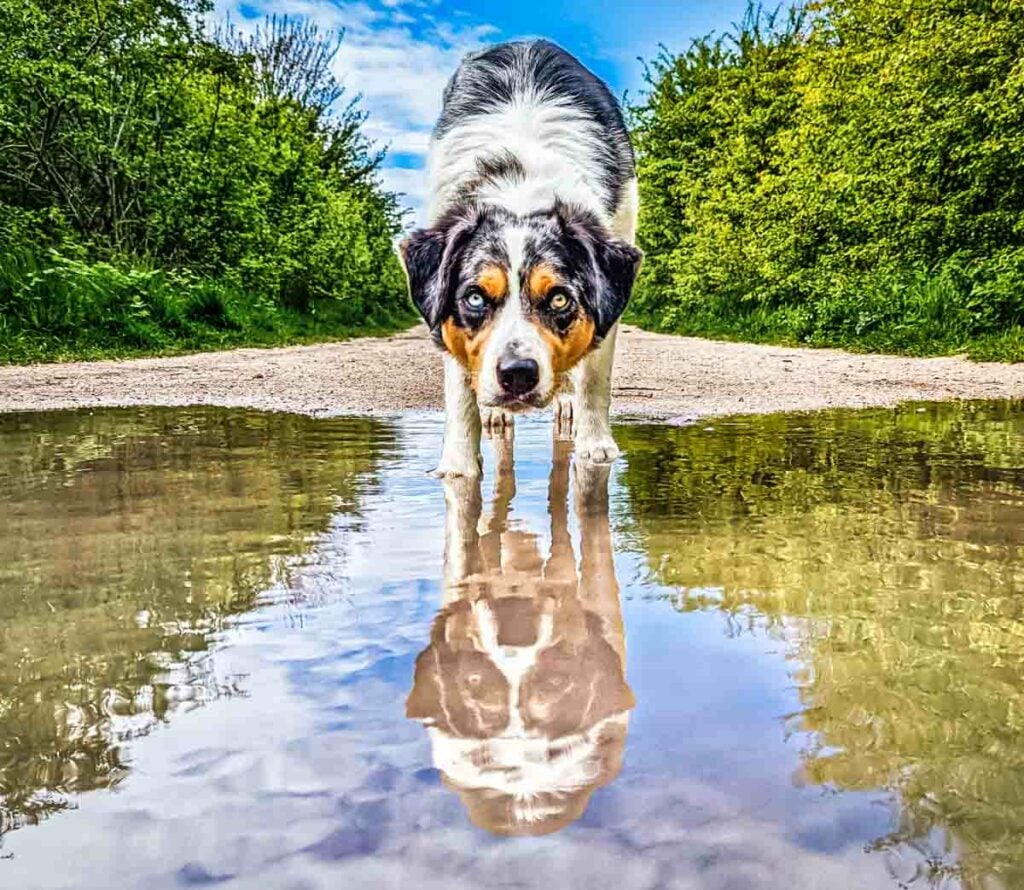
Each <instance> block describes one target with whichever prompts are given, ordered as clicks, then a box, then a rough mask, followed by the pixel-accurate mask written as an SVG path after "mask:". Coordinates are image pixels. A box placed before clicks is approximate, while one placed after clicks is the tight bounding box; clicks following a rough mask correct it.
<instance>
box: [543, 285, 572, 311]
mask: <svg viewBox="0 0 1024 890" xmlns="http://www.w3.org/2000/svg"><path fill="white" fill-rule="evenodd" d="M571 303H572V298H571V297H570V296H569V295H568V294H567V293H566V292H565V291H562V290H559V291H555V292H554V293H553V294H552V295H551V297H550V299H549V300H548V306H549V307H551V309H552V310H553V311H554V312H564V311H565V310H566V309H568V308H569V306H570V304H571Z"/></svg>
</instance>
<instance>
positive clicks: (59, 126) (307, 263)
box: [0, 0, 409, 361]
mask: <svg viewBox="0 0 1024 890" xmlns="http://www.w3.org/2000/svg"><path fill="white" fill-rule="evenodd" d="M209 10H210V6H209V4H208V3H207V2H206V0H99V2H97V3H94V4H92V3H91V4H78V3H72V2H69V0H54V2H46V3H44V2H42V0H0V306H2V307H3V322H2V324H3V327H2V337H0V361H2V360H5V359H6V360H21V359H24V358H26V357H45V356H48V355H53V356H55V357H56V356H64V355H71V354H93V353H96V352H97V351H98V352H103V351H114V352H121V353H124V352H139V351H143V352H144V351H173V350H177V349H182V348H204V347H206V346H210V345H222V344H226V343H235V342H238V343H241V342H267V341H268V340H269V341H271V342H278V341H280V340H284V339H287V338H288V337H289V336H292V335H296V336H319V337H325V336H338V335H342V334H350V333H353V332H357V331H360V330H369V329H376V328H381V327H386V326H391V325H394V324H396V323H401V322H404V321H406V320H407V319H408V318H409V310H408V309H407V306H406V300H405V296H404V285H403V281H402V276H401V271H400V269H399V267H398V263H397V260H396V258H395V256H394V252H393V249H392V241H393V238H394V236H395V234H396V233H397V231H398V227H399V221H400V213H399V211H398V209H397V207H396V204H395V202H394V199H393V197H392V196H390V195H388V194H386V193H385V192H383V191H382V189H381V188H380V186H379V184H378V182H377V179H376V168H377V165H378V163H379V160H380V158H379V156H377V155H374V154H373V153H371V152H370V150H369V148H368V146H367V145H366V143H365V141H364V140H363V138H362V136H361V135H360V134H361V124H362V120H363V118H362V115H361V114H360V112H359V111H358V110H357V109H356V108H355V107H354V105H353V104H351V103H350V104H348V105H345V104H344V103H343V102H342V101H341V100H342V98H343V97H342V89H341V87H340V86H339V85H338V83H337V81H336V80H335V79H334V77H333V75H332V74H331V61H332V59H333V57H334V54H335V53H336V51H337V48H338V42H339V40H340V37H339V36H338V35H334V34H330V33H326V34H325V33H321V32H320V31H318V30H317V28H316V27H314V26H312V25H300V24H297V23H295V22H292V21H289V20H288V19H271V20H270V21H268V22H267V23H266V25H265V26H264V27H262V28H260V29H258V30H257V31H256V32H255V33H254V34H252V35H250V36H243V35H240V34H239V33H237V32H236V31H234V30H233V29H221V30H220V31H219V32H218V33H217V34H215V35H209V34H207V33H206V31H205V30H204V28H203V25H202V16H203V15H205V14H206V13H208V12H209ZM5 347H6V348H5Z"/></svg>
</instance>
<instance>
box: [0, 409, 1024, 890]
mask: <svg viewBox="0 0 1024 890" xmlns="http://www.w3.org/2000/svg"><path fill="white" fill-rule="evenodd" d="M440 431H441V425H440V422H439V421H438V420H437V419H434V418H422V417H409V418H405V419H402V420H396V421H381V420H363V419H352V418H344V419H328V420H325V419H320V420H314V419H308V418H298V417H290V416H287V415H266V414H260V413H257V412H249V411H236V410H220V409H184V410H182V409H146V410H105V411H95V412H63V413H51V414H21V415H9V416H4V417H0V515H2V516H3V524H2V526H0V857H2V858H0V886H2V887H8V886H10V887H18V888H31V887H39V888H57V887H76V888H78V887H83V888H85V887H88V888H93V887H115V886H116V887H126V888H131V887H145V888H147V890H151V888H162V887H181V886H192V885H203V884H208V883H218V884H222V885H224V886H238V887H250V886H252V887H257V886H258V887H282V888H283V887H288V888H292V887H302V888H306V887H337V886H347V887H373V888H377V887H403V888H404V887H410V886H417V887H435V886H436V887H445V888H455V887H467V888H468V887H544V888H549V887H551V886H578V887H615V888H618V890H621V888H623V887H629V888H631V890H632V888H647V887H650V888H658V887H664V888H696V887H701V888H718V887H722V888H724V887H743V888H746V887H766V888H768V887H772V888H776V887H793V888H804V887H807V888H811V887H827V888H829V890H834V888H842V887H849V888H873V887H879V888H887V887H893V888H896V887H901V886H911V887H932V886H935V887H959V886H963V887H978V888H992V887H1007V888H1012V887H1020V886H1024V841H1022V834H1024V661H1022V655H1024V624H1022V623H1021V612H1022V609H1024V600H1022V599H1021V594H1020V590H1021V582H1022V580H1024V577H1022V571H1024V552H1022V545H1024V522H1022V520H1024V470H1022V466H1024V408H1022V407H1021V406H1020V405H1015V404H1011V403H989V404H966V405H943V406H933V405H923V406H909V407H904V408H901V409H899V410H896V411H868V412H826V413H821V414H806V415H790V416H787V415H778V416H771V417H762V418H739V419H734V420H727V421H721V420H716V421H715V422H714V423H713V424H702V425H697V426H693V427H688V428H671V427H659V426H650V425H638V426H621V427H619V428H618V430H617V437H618V440H619V442H620V445H622V446H623V449H624V451H625V452H626V457H625V459H623V460H622V461H620V462H619V464H617V465H616V467H615V468H614V469H613V470H612V471H611V473H610V474H609V473H608V472H607V471H601V470H596V469H594V468H588V467H587V466H585V465H580V466H576V465H574V464H573V461H572V455H571V448H570V447H569V446H568V445H567V444H565V443H562V442H558V441H555V440H553V437H552V430H551V427H550V424H548V423H545V422H544V421H543V420H537V421H529V422H526V423H522V422H520V425H519V427H518V429H517V431H516V437H515V443H514V450H513V448H512V443H511V442H508V441H506V440H500V441H498V442H494V443H490V444H489V445H488V447H487V454H486V458H487V467H486V476H485V478H484V480H483V483H482V484H471V483H468V482H464V481H461V482H455V483H448V484H441V483H439V482H437V481H435V480H432V479H429V478H427V477H425V476H424V474H423V471H424V469H426V468H427V467H428V466H429V465H430V461H431V459H432V458H434V457H435V456H436V453H437V450H438V445H439V441H440Z"/></svg>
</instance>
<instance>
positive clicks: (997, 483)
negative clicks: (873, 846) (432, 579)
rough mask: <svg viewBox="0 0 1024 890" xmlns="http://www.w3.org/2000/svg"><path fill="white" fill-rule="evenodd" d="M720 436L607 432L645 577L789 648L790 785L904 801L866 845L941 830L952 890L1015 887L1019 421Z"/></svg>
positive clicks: (866, 420)
mask: <svg viewBox="0 0 1024 890" xmlns="http://www.w3.org/2000/svg"><path fill="white" fill-rule="evenodd" d="M717 426H718V429H717V430H716V431H714V432H707V431H704V430H702V429H700V428H697V427H694V428H688V429H666V428H650V427H626V428H620V430H619V438H620V444H621V445H622V446H623V448H624V450H625V452H626V453H627V455H628V456H629V464H628V466H627V468H626V470H625V472H624V475H623V479H624V483H625V485H626V487H627V489H628V492H629V498H630V503H631V507H632V510H631V512H632V514H633V517H634V518H633V519H632V520H627V533H628V534H629V535H632V536H634V537H635V540H636V542H637V544H638V546H640V547H642V548H643V549H645V550H646V552H647V557H648V561H649V565H650V566H651V569H652V572H653V573H654V574H655V575H656V577H657V579H658V581H659V582H661V583H663V584H667V585H670V586H674V587H677V588H678V589H679V593H678V595H677V596H676V597H674V602H675V604H676V606H677V607H678V608H680V609H683V610H692V609H701V608H718V609H722V610H725V611H727V612H729V613H731V614H734V615H736V616H737V617H738V618H739V619H740V620H743V621H750V622H753V623H754V624H755V625H756V624H761V623H767V624H768V625H769V626H770V628H771V632H773V633H778V634H781V635H784V636H785V637H786V638H787V639H791V641H792V644H793V653H794V656H795V658H796V660H797V661H798V662H800V663H801V664H802V667H800V668H799V670H798V671H797V672H796V674H795V677H796V682H797V683H798V685H799V692H800V696H801V700H802V702H803V704H804V709H803V711H802V712H801V713H800V714H799V715H797V716H796V717H795V718H794V721H793V722H794V728H795V729H800V730H804V731H808V732H811V733H812V734H813V735H812V738H813V739H814V742H813V746H812V747H811V748H810V749H809V750H807V751H806V752H805V754H804V758H805V761H804V773H805V777H806V779H807V780H809V781H813V782H816V783H820V784H825V785H830V786H835V787H837V788H842V789H857V790H864V789H876V788H888V789H894V790H896V791H898V792H899V794H900V798H901V800H902V805H903V809H902V814H901V824H900V828H899V829H898V831H897V832H895V833H894V834H893V835H892V836H891V837H889V838H886V839H884V840H882V841H881V842H880V843H882V844H883V845H885V844H891V843H895V842H897V841H898V840H901V839H910V838H922V837H924V836H925V834H926V833H927V832H928V830H929V829H931V828H933V827H943V826H944V827H947V828H949V829H950V830H951V831H952V833H953V835H954V836H955V837H956V839H957V841H958V843H959V844H960V845H961V847H962V849H961V850H960V858H961V862H962V868H963V875H962V879H963V880H964V882H965V883H966V885H967V886H982V885H981V883H980V882H981V880H982V876H984V875H988V874H993V873H995V874H998V875H999V876H1000V877H1001V878H1002V879H1003V880H1004V881H1005V886H1007V887H1010V886H1013V887H1016V886H1024V599H1022V598H1021V596H1020V592H1021V590H1022V589H1024V469H1022V467H1024V413H1022V412H1021V411H1020V410H1019V409H1017V410H1016V411H1015V410H1014V409H1013V407H1012V406H1008V405H991V406H990V405H985V406H972V405H960V406H945V407H938V408H936V407H929V408H928V409H926V410H925V411H924V412H923V413H919V412H918V411H917V410H915V409H914V408H907V409H901V410H899V411H895V412H889V411H869V412H861V413H856V412H833V413H824V414H815V415H806V416H800V415H791V416H776V417H765V418H758V419H750V420H741V421H737V422H735V423H733V422H719V423H718V424H717ZM783 619H798V620H796V621H786V622H783Z"/></svg>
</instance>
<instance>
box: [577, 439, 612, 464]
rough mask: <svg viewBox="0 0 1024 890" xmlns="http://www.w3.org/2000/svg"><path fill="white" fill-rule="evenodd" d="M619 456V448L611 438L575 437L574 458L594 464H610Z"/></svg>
mask: <svg viewBox="0 0 1024 890" xmlns="http://www.w3.org/2000/svg"><path fill="white" fill-rule="evenodd" d="M618 456H619V447H618V446H617V445H616V444H615V440H614V439H612V437H611V436H596V437H594V438H586V437H577V439H576V457H577V459H579V460H585V461H590V463H594V464H610V463H611V462H612V461H614V460H615V458H617V457H618Z"/></svg>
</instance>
